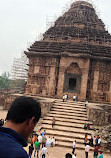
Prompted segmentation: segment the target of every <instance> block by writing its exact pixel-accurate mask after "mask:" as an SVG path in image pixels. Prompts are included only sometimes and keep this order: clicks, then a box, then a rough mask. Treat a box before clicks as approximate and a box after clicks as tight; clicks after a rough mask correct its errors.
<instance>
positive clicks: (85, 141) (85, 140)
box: [84, 134, 87, 144]
mask: <svg viewBox="0 0 111 158" xmlns="http://www.w3.org/2000/svg"><path fill="white" fill-rule="evenodd" d="M84 143H85V144H86V143H87V134H85V138H84Z"/></svg>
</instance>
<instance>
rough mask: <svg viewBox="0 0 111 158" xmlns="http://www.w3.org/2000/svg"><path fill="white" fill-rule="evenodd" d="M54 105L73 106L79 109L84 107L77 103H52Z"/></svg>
mask: <svg viewBox="0 0 111 158" xmlns="http://www.w3.org/2000/svg"><path fill="white" fill-rule="evenodd" d="M54 105H58V106H65V107H75V108H80V109H86V107H85V106H84V105H77V104H69V103H68V104H61V103H54Z"/></svg>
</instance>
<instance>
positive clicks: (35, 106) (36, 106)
mask: <svg viewBox="0 0 111 158" xmlns="http://www.w3.org/2000/svg"><path fill="white" fill-rule="evenodd" d="M32 117H35V119H34V123H36V122H38V120H39V118H40V117H41V106H40V103H39V101H36V100H35V99H33V98H32V97H26V96H21V97H18V98H16V99H15V100H14V101H13V102H12V104H11V106H10V108H9V110H8V113H7V116H6V120H11V121H13V122H15V123H23V122H24V121H26V120H27V119H29V118H32Z"/></svg>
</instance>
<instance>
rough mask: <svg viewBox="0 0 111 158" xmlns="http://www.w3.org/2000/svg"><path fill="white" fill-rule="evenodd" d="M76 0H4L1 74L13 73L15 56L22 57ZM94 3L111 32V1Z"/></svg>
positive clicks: (0, 33) (0, 26) (1, 1)
mask: <svg viewBox="0 0 111 158" xmlns="http://www.w3.org/2000/svg"><path fill="white" fill-rule="evenodd" d="M73 1H74V0H0V75H1V73H3V72H5V71H6V72H10V70H11V66H12V65H13V59H14V57H19V56H20V54H21V53H22V52H23V51H24V50H26V49H27V48H28V47H29V45H30V43H33V42H34V40H36V39H37V37H38V35H39V34H40V33H44V32H45V31H46V28H47V27H46V23H47V22H48V21H49V22H51V21H54V20H56V19H57V17H58V16H60V15H61V14H62V11H64V10H67V9H66V8H67V7H69V4H70V3H72V2H73ZM88 1H89V2H93V4H94V6H95V7H96V11H97V12H98V14H99V17H100V18H101V19H102V20H103V22H104V23H105V25H106V28H108V30H109V32H110V33H111V0H92V1H91V0H88Z"/></svg>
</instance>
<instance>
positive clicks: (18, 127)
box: [3, 120, 24, 136]
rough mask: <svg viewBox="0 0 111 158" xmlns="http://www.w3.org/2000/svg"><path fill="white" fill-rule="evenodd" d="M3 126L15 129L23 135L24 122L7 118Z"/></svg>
mask: <svg viewBox="0 0 111 158" xmlns="http://www.w3.org/2000/svg"><path fill="white" fill-rule="evenodd" d="M3 127H6V128H10V129H12V130H14V131H15V132H17V133H18V134H20V135H22V136H23V131H24V129H23V124H22V123H21V124H20V123H15V122H13V121H11V120H7V121H6V123H5V124H4V125H3Z"/></svg>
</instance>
